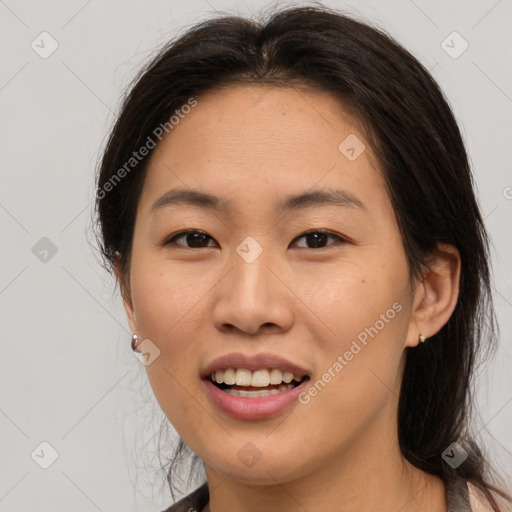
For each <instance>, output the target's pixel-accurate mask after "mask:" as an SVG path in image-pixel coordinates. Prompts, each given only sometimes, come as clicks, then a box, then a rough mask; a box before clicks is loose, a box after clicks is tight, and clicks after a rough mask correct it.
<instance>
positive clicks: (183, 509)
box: [163, 478, 472, 512]
mask: <svg viewBox="0 0 512 512" xmlns="http://www.w3.org/2000/svg"><path fill="white" fill-rule="evenodd" d="M209 500H210V495H209V491H208V484H207V483H204V484H203V485H201V486H200V487H198V488H197V489H196V490H195V491H193V492H191V493H190V494H188V495H187V496H185V497H184V498H182V499H181V500H180V501H178V502H176V503H175V504H174V505H171V506H170V507H169V508H167V509H165V510H164V511H163V512H201V511H202V510H203V508H204V507H205V506H206V504H207V503H208V501H209ZM446 502H447V504H448V512H472V511H471V505H470V503H469V492H468V486H467V483H466V481H465V480H463V479H462V478H459V479H457V480H455V481H454V482H451V483H446Z"/></svg>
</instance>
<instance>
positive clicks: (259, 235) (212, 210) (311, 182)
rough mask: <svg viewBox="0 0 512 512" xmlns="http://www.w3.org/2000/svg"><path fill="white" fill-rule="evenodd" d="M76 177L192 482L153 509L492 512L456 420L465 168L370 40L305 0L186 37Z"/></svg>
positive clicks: (465, 432) (382, 41)
mask: <svg viewBox="0 0 512 512" xmlns="http://www.w3.org/2000/svg"><path fill="white" fill-rule="evenodd" d="M97 186H98V194H97V211H98V215H99V226H100V229H101V240H100V242H101V248H102V252H103V255H104V257H105V261H106V264H107V266H108V268H111V269H113V270H114V271H115V274H116V277H117V279H118V282H119V285H120V289H121V291H122V295H123V299H124V305H125V309H126V312H127V317H128V322H129V325H130V327H131V330H132V332H133V333H134V335H133V339H132V348H133V349H134V350H136V351H138V352H139V353H140V355H141V357H143V360H144V363H145V364H146V366H147V371H148V376H149V380H150V383H151V386H152V389H153V391H154V393H155V396H156V398H157V400H158V402H159V404H160V406H161V407H162V410H163V411H164V413H165V415H166V416H167V418H168V419H169V422H170V423H171V424H172V425H173V426H174V428H175V429H176V430H177V432H178V433H179V435H180V445H179V449H178V453H177V455H176V457H177V456H178V455H179V453H180V451H181V450H182V449H183V448H188V449H190V450H191V451H192V452H193V455H194V461H196V462H197V461H198V460H200V461H201V462H202V463H203V465H204V470H205V474H206V482H205V483H204V485H202V486H201V487H200V488H199V489H197V490H196V491H195V492H194V493H191V494H190V495H189V496H188V497H186V498H183V499H182V500H181V501H180V502H179V503H177V504H175V505H173V506H171V507H170V508H169V509H168V511H169V512H170V511H181V510H183V511H185V510H191V509H194V510H199V511H201V510H202V511H211V512H220V511H222V510H244V511H248V512H249V511H253V510H266V511H274V510H275V511H280V512H283V511H295V510H307V511H311V512H312V511H317V510H322V511H339V510H346V511H368V510H379V511H382V512H385V511H390V512H391V511H397V510H400V511H402V512H410V511H429V512H434V511H435V512H444V511H450V512H455V511H470V510H472V511H476V510H492V511H503V510H505V506H506V498H507V496H506V493H505V492H504V491H502V490H500V489H499V488H498V484H496V482H497V481H494V480H493V477H492V475H490V474H489V473H488V471H487V470H485V471H484V469H485V467H486V462H485V460H484V458H483V456H482V453H481V451H480V449H479V448H478V445H477V444H476V442H475V441H474V439H473V438H472V437H471V435H470V433H469V429H468V426H469V419H470V418H469V406H470V402H469V396H470V395H469V390H470V385H471V382H472V376H473V369H474V365H475V362H476V360H477V356H478V355H479V351H480V350H483V351H485V350H488V349H489V348H490V347H492V343H493V339H492V332H493V325H494V324H493V322H494V313H493V309H492V301H491V295H490V286H491V284H490V275H489V267H488V245H487V244H488V242H487V235H486V232H485V229H484V226H483V222H482V217H481V214H480V211H479V208H478V205H477V202H476V199H475V195H474V191H473V188H472V178H471V174H470V169H469V164H468V158H467V154H466V151H465V147H464V144H463V141H462V138H461V134H460V131H459V128H458V126H457V124H456V121H455V119H454V116H453V114H452V112H451V110H450V107H449V106H448V104H447V101H446V99H445V98H444V96H443V94H442V92H441V91H440V89H439V87H438V86H437V84H436V82H435V81H434V80H433V79H432V77H431V76H430V75H429V73H428V72H427V71H426V70H425V69H424V67H423V66H422V65H421V64H420V63H419V62H418V61H417V60H416V59H415V58H414V57H413V56H412V55H411V54H410V53H408V52H407V51H406V50H404V49H403V48H402V47H401V46H400V45H399V44H397V43H396V42H395V41H394V40H393V39H392V38H390V37H389V36H388V35H387V34H385V33H384V32H382V31H380V30H378V29H376V28H372V27H370V26H369V25H367V24H365V23H362V22H360V21H356V20H354V19H351V18H350V17H348V16H345V15H342V14H341V13H338V12H337V11H334V10H330V9H328V8H323V7H315V8H312V7H303V8H288V9H285V10H282V11H280V12H277V13H275V14H274V15H272V16H271V17H270V18H269V19H268V20H266V21H265V22H264V23H262V24H258V23H256V22H254V21H251V20H247V19H243V18H239V17H234V16H233V17H230V16H226V17H221V18H219V19H215V20H210V21H206V22H203V23H201V24H199V25H197V26H195V27H193V28H192V29H190V30H189V32H188V33H186V34H185V35H183V36H182V37H180V38H179V39H177V40H176V41H173V42H171V43H169V45H168V46H167V47H165V48H163V49H162V51H161V52H160V54H159V55H158V56H157V57H156V58H155V59H154V60H153V61H152V62H151V63H150V64H149V65H148V66H147V67H146V69H144V70H143V72H142V73H141V74H140V75H139V77H138V79H137V81H136V83H135V84H134V86H133V87H132V89H131V91H130V93H129V94H128V96H127V98H126V99H125V101H124V104H123V106H122V110H121V113H120V115H119V117H118V119H117V122H116V124H115V126H114V128H113V130H112V133H111V135H110V138H109V141H108V144H107V146H106V149H105V152H104V155H103V159H102V162H101V168H100V171H99V175H98V182H97ZM486 320H487V321H488V324H486V323H485V321H486ZM173 470H174V465H171V467H170V469H169V481H170V483H171V491H172V490H173V486H172V479H173ZM173 496H174V494H173ZM508 503H510V501H508Z"/></svg>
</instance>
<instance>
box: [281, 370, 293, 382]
mask: <svg viewBox="0 0 512 512" xmlns="http://www.w3.org/2000/svg"><path fill="white" fill-rule="evenodd" d="M292 380H293V373H292V372H284V373H283V382H286V384H289V383H290V382H291V381H292Z"/></svg>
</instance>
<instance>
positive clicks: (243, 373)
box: [235, 369, 252, 386]
mask: <svg viewBox="0 0 512 512" xmlns="http://www.w3.org/2000/svg"><path fill="white" fill-rule="evenodd" d="M251 382H252V378H251V372H250V370H244V369H238V370H237V371H236V375H235V384H236V385H237V386H250V385H251Z"/></svg>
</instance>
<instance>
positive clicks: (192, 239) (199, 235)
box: [164, 229, 346, 249]
mask: <svg viewBox="0 0 512 512" xmlns="http://www.w3.org/2000/svg"><path fill="white" fill-rule="evenodd" d="M329 237H331V238H334V239H336V240H338V241H340V242H345V241H346V240H345V239H344V238H342V237H341V236H339V235H335V234H334V233H330V232H328V231H319V230H315V231H308V232H307V233H303V234H302V235H300V236H298V237H297V238H295V240H299V239H301V238H304V239H305V240H307V242H309V243H311V244H312V245H313V247H305V248H306V249H318V248H320V249H322V248H323V246H324V243H325V242H326V240H327V239H328V238H329ZM180 238H185V240H186V243H187V244H190V245H191V246H192V247H191V246H190V245H189V246H186V247H187V248H189V249H199V248H202V247H208V246H205V245H204V243H205V242H207V241H208V239H210V240H213V238H212V237H211V236H210V235H207V234H206V233H204V232H203V231H198V230H195V229H194V230H189V231H182V232H181V233H178V234H176V235H174V236H172V237H171V238H169V239H168V240H167V241H166V242H164V245H170V244H172V243H176V240H179V239H180ZM176 245H180V246H181V245H182V244H176ZM330 245H332V244H330ZM210 247H213V246H210Z"/></svg>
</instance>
